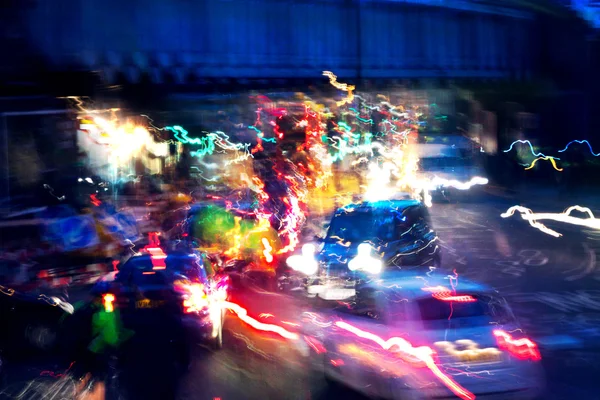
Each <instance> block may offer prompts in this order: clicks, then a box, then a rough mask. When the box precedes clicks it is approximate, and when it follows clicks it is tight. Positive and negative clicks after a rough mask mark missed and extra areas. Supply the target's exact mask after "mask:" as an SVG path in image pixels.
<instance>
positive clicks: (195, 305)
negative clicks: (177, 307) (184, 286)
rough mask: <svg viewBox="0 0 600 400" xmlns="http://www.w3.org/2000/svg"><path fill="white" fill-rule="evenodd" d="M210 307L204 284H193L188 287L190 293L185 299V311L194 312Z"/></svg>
mask: <svg viewBox="0 0 600 400" xmlns="http://www.w3.org/2000/svg"><path fill="white" fill-rule="evenodd" d="M206 307H208V296H207V294H206V291H205V290H204V285H202V284H192V285H190V286H189V287H188V293H187V294H186V298H185V299H184V300H183V311H184V312H185V313H192V312H197V311H200V310H202V309H204V308H206Z"/></svg>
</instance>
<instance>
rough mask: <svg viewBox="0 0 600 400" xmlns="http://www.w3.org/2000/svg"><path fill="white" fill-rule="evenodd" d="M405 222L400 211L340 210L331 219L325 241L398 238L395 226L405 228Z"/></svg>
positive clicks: (387, 239)
mask: <svg viewBox="0 0 600 400" xmlns="http://www.w3.org/2000/svg"><path fill="white" fill-rule="evenodd" d="M406 223H407V222H406V219H405V218H404V216H403V215H402V213H401V212H396V211H395V210H388V209H386V210H385V212H381V211H379V210H378V211H377V212H375V211H373V210H366V211H362V210H354V211H347V212H340V213H338V214H336V215H335V216H334V218H333V219H332V221H331V225H330V227H329V230H328V234H327V239H326V241H333V242H334V241H337V240H343V241H346V242H363V241H368V240H375V239H378V240H383V241H392V240H396V239H397V238H398V237H397V232H398V230H399V229H398V227H397V226H402V227H403V230H406Z"/></svg>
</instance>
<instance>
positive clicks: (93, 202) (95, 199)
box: [90, 193, 102, 207]
mask: <svg viewBox="0 0 600 400" xmlns="http://www.w3.org/2000/svg"><path fill="white" fill-rule="evenodd" d="M96 196H98V195H97V194H96V193H93V194H90V200H91V202H92V204H93V205H95V206H96V207H98V206H99V205H100V204H102V201H100V200H98V198H97V197H96Z"/></svg>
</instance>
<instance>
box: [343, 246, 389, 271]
mask: <svg viewBox="0 0 600 400" xmlns="http://www.w3.org/2000/svg"><path fill="white" fill-rule="evenodd" d="M348 269H349V270H350V271H358V270H361V271H365V272H367V273H370V274H378V273H380V272H381V270H382V269H383V263H382V262H381V260H380V259H378V258H375V257H373V256H371V245H370V244H368V243H361V244H359V245H358V255H357V256H356V257H354V258H353V259H352V260H350V262H349V263H348Z"/></svg>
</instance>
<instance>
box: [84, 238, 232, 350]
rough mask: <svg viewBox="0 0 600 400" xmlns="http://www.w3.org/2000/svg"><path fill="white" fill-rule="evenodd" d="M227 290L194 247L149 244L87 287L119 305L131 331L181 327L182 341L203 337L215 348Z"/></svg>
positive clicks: (219, 340) (219, 343) (220, 334)
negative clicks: (182, 248) (173, 248)
mask: <svg viewBox="0 0 600 400" xmlns="http://www.w3.org/2000/svg"><path fill="white" fill-rule="evenodd" d="M226 290H227V288H226V283H225V282H223V281H221V280H219V279H217V278H216V277H209V275H208V274H207V271H206V270H205V267H204V263H203V257H202V256H201V255H199V254H198V253H195V252H185V251H169V252H165V251H163V249H162V248H160V247H157V246H154V247H146V248H144V249H143V250H142V251H141V252H140V253H139V254H137V255H134V256H132V257H131V258H129V259H128V260H127V261H126V262H124V264H123V265H122V266H120V267H118V271H115V272H112V273H109V274H108V275H106V276H104V277H103V278H102V279H100V280H99V281H98V282H97V283H96V285H95V286H94V288H93V290H92V292H93V295H94V296H95V297H96V298H100V297H101V298H103V299H105V300H106V299H107V298H108V299H109V300H110V302H111V304H114V307H118V309H119V312H120V314H121V318H122V320H123V324H124V326H125V327H126V328H128V329H131V330H133V331H134V332H142V331H149V330H150V331H155V330H156V329H164V328H165V327H166V326H171V327H172V328H173V329H172V332H174V333H176V332H178V329H179V328H182V329H181V331H182V332H184V333H185V339H184V340H185V341H186V342H187V343H189V341H191V340H193V341H208V342H209V343H210V344H211V345H212V347H213V348H215V349H220V348H222V346H223V321H224V318H225V311H224V308H223V306H222V301H224V300H226V297H227V294H226ZM107 296H108V297H107Z"/></svg>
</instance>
